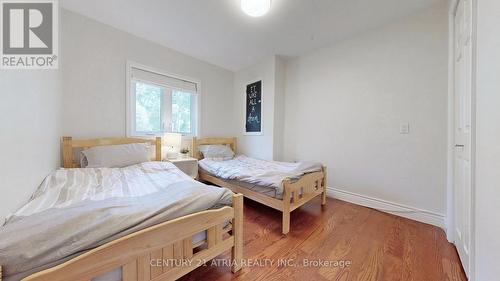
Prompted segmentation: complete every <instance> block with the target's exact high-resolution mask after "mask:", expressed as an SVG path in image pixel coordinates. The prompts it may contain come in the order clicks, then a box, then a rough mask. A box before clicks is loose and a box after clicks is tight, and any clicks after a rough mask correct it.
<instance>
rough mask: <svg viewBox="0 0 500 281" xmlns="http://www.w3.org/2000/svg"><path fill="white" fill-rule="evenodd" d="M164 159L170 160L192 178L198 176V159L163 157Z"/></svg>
mask: <svg viewBox="0 0 500 281" xmlns="http://www.w3.org/2000/svg"><path fill="white" fill-rule="evenodd" d="M164 161H168V162H171V163H172V164H174V165H175V166H176V167H177V168H179V169H180V170H181V171H183V172H184V173H185V174H186V175H188V176H190V177H192V178H193V179H196V178H198V159H196V158H192V157H185V158H182V157H179V158H175V159H165V160H164Z"/></svg>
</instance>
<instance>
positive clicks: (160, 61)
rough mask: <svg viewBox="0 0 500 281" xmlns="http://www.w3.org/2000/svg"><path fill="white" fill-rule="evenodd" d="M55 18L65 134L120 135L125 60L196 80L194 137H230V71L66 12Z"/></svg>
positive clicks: (124, 91) (124, 114) (124, 125)
mask: <svg viewBox="0 0 500 281" xmlns="http://www.w3.org/2000/svg"><path fill="white" fill-rule="evenodd" d="M61 18H62V19H61V21H62V37H63V41H62V52H63V55H64V57H65V60H64V61H63V64H64V65H63V67H64V71H63V90H64V98H63V103H64V111H63V115H64V122H63V133H64V134H65V135H70V136H74V137H103V136H125V134H126V120H125V116H126V113H125V112H126V111H125V102H126V89H125V88H126V85H125V84H126V75H125V69H126V61H127V60H131V61H135V62H137V63H140V64H143V65H147V66H150V67H154V68H157V69H161V70H164V71H166V72H167V73H172V74H176V75H180V76H185V77H191V78H194V79H197V80H199V81H201V114H202V116H203V118H202V121H201V127H200V133H201V134H202V135H205V136H208V135H214V136H231V135H232V132H233V128H234V127H233V124H232V123H231V120H232V116H233V115H232V114H233V109H232V106H233V100H232V91H233V73H232V72H230V71H227V70H224V69H222V68H220V67H217V66H214V65H211V64H208V63H205V62H203V61H200V60H197V59H194V58H192V57H189V56H186V55H183V54H181V53H179V52H176V51H173V50H171V49H169V48H166V47H163V46H160V45H158V44H155V43H152V42H150V41H146V40H144V39H140V38H138V37H135V36H133V35H130V34H128V33H126V32H123V31H120V30H117V29H114V28H112V27H110V26H107V25H104V24H102V23H99V22H97V21H94V20H91V19H89V18H86V17H84V16H81V15H79V14H76V13H73V12H70V11H68V10H64V9H62V12H61Z"/></svg>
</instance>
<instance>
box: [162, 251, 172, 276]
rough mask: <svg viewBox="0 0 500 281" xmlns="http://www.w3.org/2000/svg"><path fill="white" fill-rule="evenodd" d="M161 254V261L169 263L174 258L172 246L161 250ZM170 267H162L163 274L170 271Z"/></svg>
mask: <svg viewBox="0 0 500 281" xmlns="http://www.w3.org/2000/svg"><path fill="white" fill-rule="evenodd" d="M162 252H163V260H164V261H171V260H172V259H173V258H174V245H173V244H170V245H168V246H167V247H165V248H163V249H162ZM171 268H172V267H171V266H163V272H164V273H165V272H167V271H169V270H170V269H171Z"/></svg>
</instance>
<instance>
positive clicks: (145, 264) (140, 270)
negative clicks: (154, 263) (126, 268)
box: [137, 254, 151, 281]
mask: <svg viewBox="0 0 500 281" xmlns="http://www.w3.org/2000/svg"><path fill="white" fill-rule="evenodd" d="M149 261H150V256H149V254H146V255H143V256H141V257H139V259H138V260H137V281H149V280H151V265H150V263H149Z"/></svg>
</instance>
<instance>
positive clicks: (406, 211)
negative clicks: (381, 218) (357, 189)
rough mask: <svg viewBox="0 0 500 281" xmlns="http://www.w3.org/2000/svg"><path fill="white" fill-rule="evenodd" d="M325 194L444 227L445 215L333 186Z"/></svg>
mask: <svg viewBox="0 0 500 281" xmlns="http://www.w3.org/2000/svg"><path fill="white" fill-rule="evenodd" d="M327 196H328V197H331V198H335V199H339V200H342V201H346V202H349V203H353V204H356V205H361V206H365V207H368V208H372V209H376V210H379V211H382V212H385V213H389V214H393V215H396V216H400V217H404V218H407V219H411V220H416V221H419V222H423V223H427V224H431V225H435V226H437V227H440V228H442V229H445V216H444V215H442V214H438V213H435V212H431V211H426V210H422V209H418V208H414V207H410V206H405V205H402V204H398V203H394V202H389V201H386V200H382V199H378V198H373V197H369V196H365V195H361V194H357V193H353V192H349V191H345V190H341V189H338V188H333V187H328V188H327Z"/></svg>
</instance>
